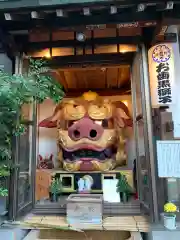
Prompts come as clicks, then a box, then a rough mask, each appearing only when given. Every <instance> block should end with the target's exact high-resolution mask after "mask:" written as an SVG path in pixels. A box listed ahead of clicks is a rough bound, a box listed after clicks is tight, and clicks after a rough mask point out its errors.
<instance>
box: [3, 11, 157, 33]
mask: <svg viewBox="0 0 180 240" xmlns="http://www.w3.org/2000/svg"><path fill="white" fill-rule="evenodd" d="M160 15H161V14H160V13H159V12H156V11H152V12H150V11H144V12H136V11H134V12H132V10H131V9H126V11H124V12H122V13H121V14H119V13H118V14H109V15H108V16H107V12H106V11H105V12H102V13H101V14H99V15H91V16H83V15H80V14H77V17H74V16H73V17H68V18H58V17H56V15H53V14H47V16H45V18H44V19H29V17H28V16H27V17H26V15H25V16H24V17H23V18H22V21H16V20H15V21H1V25H2V26H4V27H5V28H6V29H7V30H8V31H12V30H24V29H28V30H30V29H34V28H36V27H37V26H38V27H46V28H52V29H61V28H66V27H70V28H75V27H77V26H82V27H84V26H87V25H97V24H115V23H117V24H120V25H122V24H127V23H134V22H137V23H143V24H144V23H147V22H148V23H149V22H152V21H156V20H158V19H159V17H160Z"/></svg>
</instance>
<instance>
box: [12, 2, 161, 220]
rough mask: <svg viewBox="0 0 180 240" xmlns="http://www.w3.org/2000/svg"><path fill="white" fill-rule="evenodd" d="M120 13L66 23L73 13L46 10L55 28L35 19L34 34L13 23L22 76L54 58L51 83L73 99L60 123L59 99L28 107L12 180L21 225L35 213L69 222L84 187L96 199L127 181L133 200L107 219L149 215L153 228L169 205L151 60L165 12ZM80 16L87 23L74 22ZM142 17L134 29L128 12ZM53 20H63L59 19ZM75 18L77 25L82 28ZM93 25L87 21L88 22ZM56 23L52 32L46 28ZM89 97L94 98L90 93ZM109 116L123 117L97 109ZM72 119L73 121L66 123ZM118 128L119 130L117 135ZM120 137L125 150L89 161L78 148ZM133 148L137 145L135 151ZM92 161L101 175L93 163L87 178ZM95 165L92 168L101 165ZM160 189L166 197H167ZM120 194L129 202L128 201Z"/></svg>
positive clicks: (109, 209)
mask: <svg viewBox="0 0 180 240" xmlns="http://www.w3.org/2000/svg"><path fill="white" fill-rule="evenodd" d="M147 8H149V7H147ZM88 9H89V8H88ZM109 9H110V10H111V11H110V13H109V15H110V21H109V23H107V22H106V21H107V20H105V19H107V14H106V13H107V10H108V11H109ZM115 9H116V10H117V12H115V13H113V10H112V8H111V7H109V6H104V8H103V9H101V10H100V9H99V8H95V9H94V10H93V11H95V18H94V16H91V14H90V15H89V14H88V15H86V13H85V12H84V11H85V10H84V8H83V15H82V14H80V10H79V9H77V10H74V9H72V11H67V13H68V14H69V17H68V18H67V19H68V21H67V19H65V15H63V14H64V11H62V12H61V14H60V12H58V11H54V12H53V10H52V12H51V13H50V12H49V11H45V10H44V9H42V10H41V11H42V12H43V13H45V15H47V16H49V17H48V18H46V21H41V20H40V19H41V18H39V17H38V16H39V15H36V16H34V15H33V14H34V13H33V14H32V15H33V16H34V19H35V20H33V21H32V22H31V21H30V25H29V27H28V31H27V32H26V33H24V32H23V33H22V32H20V33H19V30H22V29H15V28H17V26H19V25H18V24H17V23H16V25H11V26H13V28H14V33H13V34H14V38H15V39H16V42H17V43H19V42H21V44H20V51H19V53H20V54H19V55H16V58H15V59H14V66H15V73H22V72H26V71H27V68H28V65H27V56H31V57H32V58H34V59H40V58H45V59H46V62H47V64H48V66H49V68H50V69H51V71H50V73H51V75H52V76H53V77H54V78H55V79H57V82H58V83H59V84H61V85H62V86H63V91H64V92H65V97H64V99H63V101H62V103H63V105H61V103H60V105H58V108H57V112H58V113H59V114H61V113H62V109H63V111H64V112H66V117H63V118H62V119H61V120H62V121H60V119H58V118H57V119H56V117H57V116H56V113H57V112H56V111H55V112H54V110H55V108H56V106H55V105H53V104H52V102H51V101H50V100H47V101H45V102H44V103H43V104H41V105H37V104H36V103H34V104H33V106H25V107H24V110H23V111H24V116H25V118H27V119H26V120H27V121H26V124H27V131H26V133H25V134H24V135H22V136H21V137H19V138H17V139H16V151H15V157H14V162H15V164H16V166H19V167H17V168H15V169H13V172H12V176H11V181H12V182H13V184H11V191H10V193H11V196H10V199H13V201H12V200H11V204H10V208H9V217H10V218H11V219H17V218H18V217H21V216H22V215H24V214H27V213H29V212H33V213H35V214H44V215H46V214H57V213H58V214H59V215H64V214H66V200H67V197H68V196H69V195H70V194H72V193H77V192H78V191H79V188H80V183H81V182H80V181H81V180H83V181H86V183H88V184H89V185H91V186H90V188H91V187H92V188H91V189H90V190H91V191H90V193H92V194H102V193H103V186H102V185H103V184H102V182H103V181H104V180H113V179H115V180H119V179H120V178H121V177H122V176H123V181H124V183H125V185H126V187H127V186H128V188H129V189H131V190H132V191H131V193H130V194H129V193H128V194H129V195H130V200H132V202H131V201H130V202H126V203H125V204H124V203H122V201H121V203H118V204H113V203H112V204H110V203H108V204H106V203H105V204H104V209H103V214H104V215H108V216H109V215H110V216H112V215H123V216H124V215H129V214H132V215H133V214H137V215H144V214H145V215H147V216H149V217H150V218H151V221H156V222H157V221H158V220H159V213H160V208H161V207H162V205H160V204H159V202H161V200H162V198H163V195H162V198H161V199H160V198H158V195H157V180H156V179H157V167H156V161H155V154H154V153H155V151H154V145H155V144H154V135H153V120H152V109H151V96H150V86H149V70H148V59H147V50H148V48H149V47H150V44H151V43H152V42H151V41H150V38H151V36H152V35H153V33H154V31H155V29H156V25H157V18H158V16H159V15H158V14H159V12H158V14H153V13H154V7H152V6H150V12H151V14H150V16H149V15H146V14H145V15H142V13H140V12H138V14H137V12H136V11H135V12H134V8H133V7H132V6H128V9H126V11H125V12H123V14H122V15H121V14H117V13H118V11H120V12H121V10H122V9H119V8H115ZM99 11H100V12H101V11H102V15H103V16H106V18H102V19H101V18H100V17H99V15H98V13H99ZM122 11H124V10H122ZM127 11H128V12H127ZM77 12H78V13H79V18H78V19H76V18H74V16H76V14H77ZM132 12H133V13H134V15H133V16H135V18H133V19H137V22H133V21H127V22H128V23H125V20H124V18H125V19H126V18H127V16H128V13H129V16H131V13H132ZM54 13H56V14H55V15H56V16H55V15H54ZM24 14H26V13H24ZM58 14H60V15H58ZM137 15H138V16H137ZM43 16H44V15H43ZM145 16H146V17H145ZM152 16H153V18H152V19H155V20H153V21H152V19H151V18H150V17H152ZM51 18H53V19H54V21H52V20H51V21H49V19H51ZM131 18H132V16H131ZM72 19H73V20H74V19H75V24H74V25H73V22H72ZM84 19H85V20H86V23H84V22H83V21H84ZM150 19H151V20H150ZM36 20H37V21H36ZM38 20H39V21H38ZM129 22H130V23H129ZM34 23H36V24H37V25H38V23H39V25H38V26H37V25H36V24H34ZM82 23H83V24H84V25H83V26H82ZM46 24H47V25H48V26H49V25H50V26H49V27H46ZM59 24H60V25H59ZM8 26H9V25H8ZM59 26H60V27H59ZM24 27H25V25H24ZM9 28H10V26H9ZM151 40H152V39H151ZM89 90H90V95H88V94H87V92H88V91H89ZM84 93H86V94H85V95H84ZM91 94H92V95H91ZM89 99H91V100H89ZM99 99H100V100H99ZM97 100H98V101H97ZM91 101H94V102H95V103H94V105H93V107H94V109H96V111H95V110H94V109H93V110H92V109H91V110H92V111H90V110H89V109H90V107H91V106H90V105H91V104H90V102H91ZM99 103H100V104H99ZM76 107H77V108H76ZM87 108H88V113H87ZM109 108H112V109H113V110H112V111H115V112H116V114H117V115H116V117H114V115H113V114H112V115H110V117H109V118H108V117H107V116H106V117H102V118H101V117H97V116H96V114H95V112H97V111H99V115H103V114H104V115H108V114H107V113H109V112H111V111H109V110H107V109H109ZM64 109H65V110H64ZM83 109H85V110H83ZM97 109H100V110H97ZM104 109H105V110H104ZM83 111H85V113H84V112H83ZM108 111H109V112H108ZM64 112H63V114H64ZM72 113H73V114H72ZM68 114H69V116H70V117H69V118H68V119H66V118H67V115H68ZM81 114H82V119H83V123H81V125H80V126H79V125H78V128H77V124H79V121H80V120H82V119H81V118H80V117H79V115H81ZM83 114H84V115H83ZM118 114H119V115H118ZM72 115H73V117H72ZM59 116H60V115H59ZM63 116H65V114H64V115H63ZM89 116H91V117H89ZM92 116H93V117H92ZM117 116H118V117H119V116H120V120H119V119H118V120H117V119H116V118H117ZM53 117H55V119H56V125H53V124H54V122H53V121H49V122H48V121H47V119H48V118H50V119H51V120H52V119H53ZM71 117H72V119H70V118H71ZM76 117H77V119H75V118H76ZM84 118H86V119H85V120H86V121H85V122H84ZM87 118H88V120H87ZM92 119H93V124H94V125H93V128H92V121H91V120H92ZM107 119H108V121H107ZM105 120H106V121H105ZM111 120H112V122H111ZM114 123H117V124H114ZM51 124H52V125H51ZM57 124H59V125H57ZM82 124H84V125H83V130H82V128H81V126H82ZM86 124H87V125H86ZM50 125H51V128H50ZM115 125H118V127H117V129H115ZM52 126H53V127H52ZM75 126H76V127H75ZM84 126H87V127H84ZM89 126H90V127H89ZM119 126H120V127H119ZM122 126H123V127H122ZM124 126H126V127H127V128H128V127H130V128H131V129H130V133H129V132H127V134H126V133H125V134H124V132H123V134H122V131H121V130H122V128H124ZM71 127H72V128H73V131H71V129H72V128H71ZM70 128H71V129H70ZM84 128H85V130H84ZM79 129H80V130H82V131H80V130H79ZM91 130H93V131H91ZM94 130H95V131H94ZM128 130H129V129H128ZM87 131H89V132H88V133H87ZM110 131H111V133H113V134H114V133H116V134H114V135H113V134H112V135H109V137H110V139H116V140H117V139H118V141H119V142H118V143H117V142H116V144H115V148H111V149H110V148H109V145H108V144H107V146H105V147H104V148H103V149H101V150H102V151H100V150H99V151H97V149H95V150H94V149H89V148H88V150H89V151H88V153H87V151H79V150H82V149H78V148H77V149H76V148H74V149H75V150H74V149H73V146H74V145H73V144H74V142H77V141H81V138H82V136H84V138H85V139H86V140H85V142H83V144H82V145H83V150H84V145H86V146H87V141H89V139H90V141H91V142H95V141H99V142H100V140H101V139H102V142H100V143H101V145H102V144H106V141H105V140H107V139H109V138H108V137H107V136H108V134H109V132H110ZM90 133H92V134H90ZM104 133H107V135H106V138H105V137H103V138H102V134H104ZM63 134H64V135H63ZM87 134H89V135H88V137H87ZM94 134H95V135H94ZM103 136H104V135H103ZM122 136H123V137H122ZM87 139H88V140H87ZM104 139H105V140H104ZM57 142H58V143H57ZM64 142H68V143H69V144H72V146H71V147H72V149H73V151H70V150H69V149H68V150H69V151H67V149H66V148H65V147H64V146H63V144H64ZM104 142H105V143H104ZM125 142H126V143H128V144H129V145H128V144H127V145H125ZM81 143H82V142H81ZM88 143H89V142H88ZM113 144H114V143H113ZM113 144H111V145H113ZM111 147H112V146H111ZM72 149H71V150H72ZM85 150H87V149H85ZM97 152H98V154H97ZM115 156H116V157H115ZM77 159H78V160H77ZM84 159H85V160H84ZM89 159H90V162H93V161H92V159H95V161H94V162H93V163H94V165H93V167H94V168H91V169H90V170H89V169H87V168H88V167H89V166H88V167H87V165H88V164H84V165H85V167H86V168H85V170H83V169H82V168H81V167H80V165H81V163H80V162H79V163H78V161H79V160H80V161H84V162H85V161H87V160H88V161H89ZM97 159H98V160H97ZM76 160H77V161H76ZM96 160H97V161H96ZM114 160H115V161H114ZM104 163H105V164H104ZM78 164H79V165H78ZM116 164H117V165H116ZM89 165H91V167H92V164H89ZM79 180H80V181H79ZM52 183H53V184H54V185H52ZM89 185H88V186H89ZM19 186H20V187H19ZM87 188H88V187H87ZM52 189H53V190H52ZM126 189H127V188H126ZM58 191H59V192H60V197H59V195H58V194H57V193H58ZM158 191H159V194H160V192H161V191H162V189H158ZM120 193H122V192H120ZM119 195H120V197H122V196H121V195H122V194H119ZM59 198H60V201H58V199H59ZM64 199H65V200H64ZM121 200H122V199H121ZM63 201H64V202H63ZM132 206H133V207H132ZM118 209H120V212H118ZM134 209H135V210H134ZM133 211H138V212H136V213H133Z"/></svg>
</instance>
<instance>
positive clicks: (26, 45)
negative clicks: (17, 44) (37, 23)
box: [21, 36, 142, 52]
mask: <svg viewBox="0 0 180 240" xmlns="http://www.w3.org/2000/svg"><path fill="white" fill-rule="evenodd" d="M141 41H142V37H141V36H133V37H132V36H126V37H114V38H113V37H107V38H94V39H87V40H85V42H79V41H77V40H60V41H52V42H50V41H49V42H48V41H44V42H28V41H27V40H26V41H24V42H23V38H22V40H21V45H23V50H24V51H25V52H31V51H32V52H33V51H38V50H42V49H46V48H58V47H59V48H63V47H73V46H76V47H80V48H83V47H84V44H85V45H86V47H91V46H93V44H94V45H96V46H97V45H106V44H108V45H109V44H111V45H115V44H123V45H124V44H126V45H128V44H131V45H137V44H139V43H140V42H141Z"/></svg>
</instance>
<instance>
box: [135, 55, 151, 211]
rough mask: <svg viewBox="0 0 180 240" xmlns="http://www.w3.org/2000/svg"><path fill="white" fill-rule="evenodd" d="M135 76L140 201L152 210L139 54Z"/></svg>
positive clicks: (136, 60)
mask: <svg viewBox="0 0 180 240" xmlns="http://www.w3.org/2000/svg"><path fill="white" fill-rule="evenodd" d="M132 76H133V80H132V81H133V91H134V98H135V106H134V107H135V118H136V119H135V121H136V124H135V128H136V129H135V135H136V140H135V142H136V151H137V174H138V176H137V179H138V190H139V191H138V192H139V199H140V201H141V202H142V203H143V205H144V206H145V207H146V208H147V209H149V208H150V199H151V197H150V194H151V192H150V182H149V171H148V170H149V169H148V167H149V165H148V161H149V160H148V159H147V154H146V148H147V146H146V141H145V140H146V139H145V134H146V132H145V122H144V112H143V110H144V109H143V99H142V96H143V94H142V90H141V81H143V79H141V78H142V74H141V55H140V54H137V55H136V57H135V60H134V63H133V68H132Z"/></svg>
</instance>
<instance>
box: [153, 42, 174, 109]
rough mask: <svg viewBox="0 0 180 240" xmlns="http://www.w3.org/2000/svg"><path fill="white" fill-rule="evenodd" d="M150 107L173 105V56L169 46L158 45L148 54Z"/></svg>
mask: <svg viewBox="0 0 180 240" xmlns="http://www.w3.org/2000/svg"><path fill="white" fill-rule="evenodd" d="M148 61H149V77H150V88H151V100H152V106H153V107H157V106H162V105H169V104H172V103H173V98H172V96H173V93H172V91H173V84H174V54H173V49H172V46H171V44H165V43H163V44H158V45H156V46H153V47H152V48H151V49H150V50H149V52H148Z"/></svg>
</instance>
